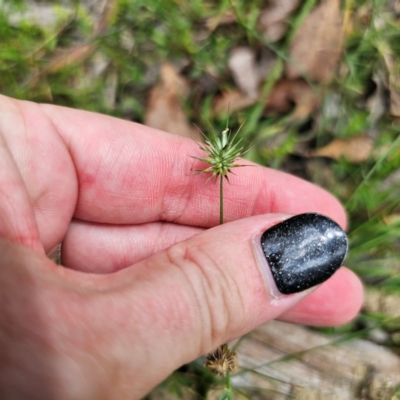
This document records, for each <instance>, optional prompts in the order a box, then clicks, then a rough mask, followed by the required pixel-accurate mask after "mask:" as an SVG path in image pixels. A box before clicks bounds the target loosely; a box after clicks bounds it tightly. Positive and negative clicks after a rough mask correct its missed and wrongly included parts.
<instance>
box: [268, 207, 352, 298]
mask: <svg viewBox="0 0 400 400" xmlns="http://www.w3.org/2000/svg"><path fill="white" fill-rule="evenodd" d="M261 246H262V249H263V252H264V255H265V258H266V259H267V262H268V264H269V266H270V268H271V271H272V275H273V277H274V280H275V282H276V286H277V287H278V289H279V291H280V292H281V293H283V294H291V293H296V292H301V291H303V290H306V289H308V288H310V287H313V286H315V285H318V284H320V283H322V282H325V281H326V280H327V279H329V278H330V277H331V276H332V275H333V274H334V273H335V272H336V271H337V270H338V269H339V268H340V266H341V265H342V262H343V260H344V258H345V256H346V253H347V248H348V244H347V236H346V234H345V233H344V232H343V230H342V228H341V227H340V226H339V225H338V224H337V223H336V222H334V221H332V220H331V219H330V218H327V217H325V216H323V215H320V214H314V213H307V214H300V215H296V216H295V217H292V218H289V219H287V220H285V221H283V222H281V223H279V224H277V225H275V226H273V227H272V228H270V229H268V230H267V231H265V232H264V233H263V235H262V236H261Z"/></svg>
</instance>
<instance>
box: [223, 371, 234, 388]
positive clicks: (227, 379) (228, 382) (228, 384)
mask: <svg viewBox="0 0 400 400" xmlns="http://www.w3.org/2000/svg"><path fill="white" fill-rule="evenodd" d="M225 387H226V388H227V389H228V390H231V389H232V386H231V374H230V373H229V372H227V373H226V377H225Z"/></svg>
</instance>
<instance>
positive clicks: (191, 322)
mask: <svg viewBox="0 0 400 400" xmlns="http://www.w3.org/2000/svg"><path fill="white" fill-rule="evenodd" d="M346 251H347V238H346V235H345V233H344V232H343V230H342V229H341V228H340V227H339V225H338V224H336V223H335V222H333V221H332V220H331V219H329V218H327V217H324V216H322V215H319V214H302V215H298V216H295V217H291V216H288V215H276V214H275V215H267V216H265V215H264V216H255V217H251V218H247V219H243V220H238V221H235V222H231V223H227V224H224V225H221V226H218V227H215V228H212V229H209V230H207V231H205V232H203V233H200V234H198V235H196V236H194V237H192V238H190V239H188V240H186V241H184V242H180V243H178V244H175V245H173V246H171V247H170V248H169V249H167V250H165V251H163V252H160V253H158V254H156V255H154V256H152V257H150V258H148V259H146V260H144V261H142V262H140V263H138V264H135V265H134V266H133V267H131V268H128V269H126V270H123V271H119V273H118V274H116V275H115V276H116V277H118V278H117V279H118V280H123V281H124V282H125V284H126V286H125V288H124V290H122V291H120V292H119V294H120V295H121V296H122V297H123V298H124V299H125V303H126V301H127V299H129V301H128V304H129V316H127V319H126V321H129V323H128V326H127V325H126V324H125V332H126V333H128V334H129V337H130V338H131V339H130V341H131V343H132V346H133V347H134V349H131V350H130V351H129V352H127V354H128V357H132V351H133V353H134V354H135V356H136V361H137V362H138V363H139V364H140V365H145V366H146V369H145V370H144V371H143V372H142V374H143V376H140V379H139V378H138V376H137V375H136V377H135V381H136V383H137V384H138V385H139V386H140V385H141V384H139V383H138V382H143V385H144V387H142V388H141V389H142V390H143V391H141V389H140V387H136V388H135V389H136V390H138V393H137V394H138V395H143V394H144V393H145V392H147V391H148V390H149V389H150V388H151V386H153V385H155V384H157V383H158V382H159V381H160V380H162V379H163V378H165V377H166V376H167V375H168V374H169V373H171V372H172V371H173V370H174V369H176V368H177V367H179V366H180V365H182V364H184V363H186V362H189V361H191V360H193V359H194V358H196V357H198V356H200V355H203V354H205V353H207V352H210V351H212V350H213V349H215V348H216V347H217V346H219V345H221V344H223V343H226V342H228V341H230V340H233V339H235V338H237V337H239V336H241V335H243V334H245V333H247V332H249V331H250V330H252V329H254V328H256V327H257V326H259V325H261V324H263V323H265V322H267V321H269V320H271V319H274V318H276V317H278V316H279V315H280V314H282V313H284V312H285V311H286V310H288V309H289V308H291V307H292V306H294V305H295V304H296V303H297V302H299V301H300V300H301V299H303V298H304V297H305V296H306V295H307V294H309V293H310V292H311V291H310V290H307V289H310V288H311V287H315V286H316V285H318V284H320V283H322V282H323V281H325V280H327V279H328V278H329V277H330V276H332V275H333V273H334V272H335V271H336V270H337V269H338V268H339V267H340V266H341V264H342V261H343V259H344V257H345V255H346ZM139 338H140V339H139ZM127 340H128V339H127ZM149 371H151V374H149ZM136 373H138V371H136ZM139 374H140V372H139Z"/></svg>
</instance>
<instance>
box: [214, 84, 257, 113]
mask: <svg viewBox="0 0 400 400" xmlns="http://www.w3.org/2000/svg"><path fill="white" fill-rule="evenodd" d="M256 101H257V98H254V97H247V96H246V95H245V94H244V93H243V92H242V91H240V90H237V89H236V90H232V91H227V92H223V93H222V95H220V96H217V97H216V98H215V99H214V105H213V112H214V114H217V115H219V114H222V113H226V112H227V111H228V110H229V111H230V112H235V111H240V110H243V109H244V108H247V107H249V106H251V105H252V104H254V103H255V102H256Z"/></svg>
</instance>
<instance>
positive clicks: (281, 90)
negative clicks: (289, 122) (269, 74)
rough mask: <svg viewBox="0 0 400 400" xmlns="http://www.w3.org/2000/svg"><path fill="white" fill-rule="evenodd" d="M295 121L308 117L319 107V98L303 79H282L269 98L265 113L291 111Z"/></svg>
mask: <svg viewBox="0 0 400 400" xmlns="http://www.w3.org/2000/svg"><path fill="white" fill-rule="evenodd" d="M293 104H294V105H295V109H294V112H293V114H292V118H293V119H303V118H305V117H308V116H309V115H310V114H311V113H312V112H313V111H314V110H315V109H316V108H317V107H318V105H319V97H318V95H317V93H315V92H314V90H313V89H312V88H311V86H310V85H309V84H308V83H307V82H306V81H304V80H303V79H295V80H290V79H281V80H280V81H278V82H277V83H276V84H275V86H274V88H273V89H272V91H271V93H270V95H269V96H268V99H267V102H266V108H265V113H266V114H277V113H283V112H287V111H289V110H291V109H292V108H293Z"/></svg>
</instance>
